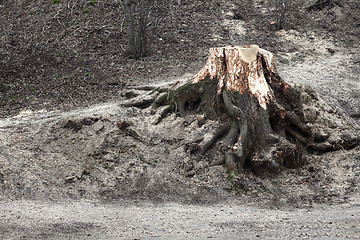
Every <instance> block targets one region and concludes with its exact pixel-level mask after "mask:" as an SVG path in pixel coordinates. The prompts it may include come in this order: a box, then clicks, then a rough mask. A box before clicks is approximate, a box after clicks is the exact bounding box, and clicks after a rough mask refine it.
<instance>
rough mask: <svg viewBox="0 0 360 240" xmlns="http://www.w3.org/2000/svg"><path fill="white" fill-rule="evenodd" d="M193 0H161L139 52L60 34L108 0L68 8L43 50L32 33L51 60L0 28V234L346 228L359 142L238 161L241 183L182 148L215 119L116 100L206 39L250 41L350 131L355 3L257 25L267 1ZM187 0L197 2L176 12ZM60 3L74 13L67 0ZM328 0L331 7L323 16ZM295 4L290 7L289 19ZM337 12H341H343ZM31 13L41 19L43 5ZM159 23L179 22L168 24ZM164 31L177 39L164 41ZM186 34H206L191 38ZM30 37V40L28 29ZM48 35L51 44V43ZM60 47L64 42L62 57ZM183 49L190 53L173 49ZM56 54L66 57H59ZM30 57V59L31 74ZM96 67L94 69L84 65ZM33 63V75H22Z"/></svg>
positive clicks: (224, 233)
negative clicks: (283, 158)
mask: <svg viewBox="0 0 360 240" xmlns="http://www.w3.org/2000/svg"><path fill="white" fill-rule="evenodd" d="M174 2H177V1H174ZM179 2H180V1H179ZM190 2H191V3H190ZM199 2H201V1H189V2H187V1H184V2H183V5H181V6H180V5H176V4H174V5H173V6H174V8H175V7H177V9H176V11H175V10H174V12H175V13H174V14H172V15H171V14H169V15H166V16H168V17H167V18H166V17H165V19H163V21H170V20H171V21H172V22H173V23H174V24H175V23H176V24H177V25H176V27H177V28H169V27H166V25H164V24H163V22H159V24H158V25H157V27H158V28H157V30H158V32H157V34H158V35H159V36H156V37H157V40H156V41H166V44H165V45H164V46H165V47H164V48H163V47H162V46H163V45H161V44H159V43H155V44H154V50H153V52H152V54H151V55H150V56H148V57H147V58H145V59H142V60H138V61H136V60H133V59H127V58H125V56H124V55H123V54H124V53H111V54H103V55H101V54H99V52H98V51H100V50H99V49H98V48H93V50H92V52H91V54H90V55H86V54H85V53H86V51H87V50H88V49H90V48H89V47H88V46H87V47H86V46H85V45H84V46H83V47H84V49H85V50H86V51H85V50H84V49H83V50H81V49H80V47H79V46H80V45H81V44H80V45H77V44H78V43H77V44H75V42H74V41H75V40H76V39H78V40H76V41H80V42H81V41H84V42H86V41H87V40H89V39H90V37H91V39H92V40H91V41H88V44H89V45H91V44H93V43H94V42H93V41H95V40H96V39H97V38H96V36H92V35H91V34H95V33H96V34H98V35H97V36H98V37H99V39H101V38H102V37H103V34H105V31H104V32H102V31H100V30H99V31H98V32H96V31H95V33H94V32H91V29H95V27H96V26H97V25H98V24H99V25H101V24H103V26H108V25H106V24H110V23H111V21H113V20H112V18H113V16H112V17H110V18H109V19H107V18H103V20H104V19H105V20H104V21H106V19H107V20H108V21H109V22H107V23H106V24H105V23H104V22H97V21H95V20H99V19H98V15H99V16H101V15H102V14H103V13H104V12H106V11H108V12H110V13H112V14H115V15H116V14H117V15H116V17H121V12H120V11H118V10H116V11H109V9H112V8H113V6H112V5H108V1H98V3H99V9H100V10H101V11H98V12H97V11H93V13H94V14H93V15H89V14H80V17H81V19H82V20H84V21H83V22H87V23H88V25H87V27H88V28H83V26H82V25H81V21H79V19H77V20H76V21H75V20H73V21H72V22H71V21H70V22H71V23H73V24H74V25H73V26H74V28H76V27H80V25H81V28H79V29H80V30H77V31H74V33H73V34H74V36H73V35H70V36H71V37H69V38H65V40H64V39H62V38H58V42H57V43H56V44H55V45H53V47H54V48H49V49H48V50H49V51H45V50H44V49H41V46H38V47H40V49H38V50H39V53H47V54H50V55H51V56H52V57H54V59H53V60H51V61H48V60H49V59H48V58H46V57H45V56H39V57H38V58H36V59H38V60H37V61H38V62H36V61H35V62H31V61H26V59H27V58H23V57H22V58H17V56H27V57H28V58H30V59H31V57H33V56H32V55H31V54H28V55H26V54H25V55H22V54H23V52H21V48H20V47H19V48H18V51H19V52H14V56H10V55H8V53H9V51H10V50H11V46H12V45H11V44H15V43H14V42H11V39H10V38H14V36H13V35H6V36H4V35H3V37H2V38H1V40H2V41H8V40H9V42H6V43H7V44H5V45H6V47H2V48H1V54H2V55H3V56H5V58H6V61H1V82H0V90H1V104H2V105H1V113H2V117H1V118H0V192H1V195H0V209H1V210H0V238H2V239H70V238H71V239H149V238H160V239H168V238H170V237H171V238H175V239H184V238H191V239H205V238H214V239H234V238H235V239H237V238H240V239H254V238H260V239H300V238H307V239H360V218H359V216H360V212H359V209H360V208H359V206H360V202H359V199H360V195H359V192H360V190H359V182H360V147H359V146H358V147H356V148H352V149H342V150H338V151H334V152H329V153H324V154H310V153H309V154H307V156H306V159H307V161H306V163H305V164H304V165H303V166H302V167H300V168H298V169H282V170H281V171H279V172H277V173H272V174H263V175H257V174H255V173H253V172H252V171H251V170H250V169H245V172H244V174H243V175H242V177H241V181H242V183H243V185H242V187H241V188H234V186H233V185H232V184H230V183H229V181H228V180H227V174H226V170H225V169H224V168H223V167H222V166H216V167H208V165H207V163H208V162H209V161H212V159H204V160H202V161H199V162H197V161H194V159H193V156H192V155H191V154H189V152H188V151H187V147H188V146H189V145H190V144H191V143H193V142H194V141H197V140H198V139H207V138H209V137H211V133H212V132H214V130H215V129H216V127H217V126H216V123H215V122H212V121H209V120H208V121H206V122H205V123H204V124H199V121H200V118H199V117H201V116H198V115H192V116H188V117H186V118H180V117H177V118H176V117H175V115H174V114H173V115H171V116H169V117H167V118H166V119H165V120H164V121H162V122H161V123H160V124H158V125H154V124H153V122H154V121H155V119H156V118H157V114H155V115H152V114H151V113H150V112H151V110H150V108H146V109H138V108H134V107H132V108H129V107H124V106H122V103H124V102H125V101H129V100H131V99H132V98H133V97H135V95H136V94H139V93H141V94H146V91H134V90H132V88H131V87H132V86H136V85H140V84H146V85H151V86H167V85H171V84H172V83H174V82H176V81H186V80H187V79H188V78H189V77H190V76H192V75H193V74H194V73H195V72H196V71H197V70H199V69H200V67H201V66H202V64H204V61H205V58H204V57H205V56H206V52H207V49H208V47H209V46H212V45H218V44H219V45H223V44H229V43H235V44H237V43H244V42H245V43H256V44H259V45H260V46H261V47H262V48H265V49H268V50H271V51H273V52H274V53H275V57H276V64H277V68H278V71H279V74H280V76H281V77H282V78H283V79H284V80H285V81H286V82H289V83H291V84H292V85H296V86H298V87H299V88H303V89H305V88H308V87H307V85H309V86H311V88H313V89H314V90H315V91H316V92H317V94H318V95H319V97H320V100H319V101H315V102H314V101H313V102H310V103H309V104H308V105H307V107H309V108H313V111H315V112H316V111H318V112H321V113H322V115H321V116H320V117H318V119H319V121H322V124H326V125H327V126H328V127H330V128H332V129H336V130H338V132H339V136H346V134H350V133H351V134H354V133H355V134H358V133H360V128H359V125H360V122H359V113H360V98H359V97H360V96H359V92H360V91H359V90H360V62H359V60H360V54H359V52H358V49H359V47H360V41H359V38H358V36H359V35H358V33H359V32H360V30H359V29H360V25H356V22H357V21H356V20H357V19H359V18H356V17H357V15H356V13H357V9H360V6H359V4H358V3H356V2H355V1H345V2H344V4H343V5H341V6H339V5H335V6H333V7H332V8H330V9H329V10H328V9H323V10H321V11H315V12H308V11H307V10H304V9H301V11H298V12H297V13H296V12H295V13H293V14H292V15H291V16H290V17H289V22H288V25H287V27H286V28H285V29H284V30H280V31H277V32H269V31H268V30H266V28H267V25H266V24H265V23H266V21H268V20H270V19H271V12H269V8H268V7H267V5H266V4H267V1H243V4H242V5H241V4H240V5H237V4H236V3H233V2H232V1H216V2H217V3H220V5H216V4H215V5H214V3H215V2H211V1H209V2H211V3H207V4H204V5H203V6H201V5H200V4H198V3H199ZM308 2H311V1H308ZM1 4H2V5H0V7H1V8H2V9H7V10H4V12H6V11H8V14H9V16H11V18H10V17H9V18H4V17H3V18H4V19H3V20H4V21H2V22H5V23H6V21H10V20H11V19H12V18H16V14H15V12H12V10H14V9H16V8H15V7H19V6H18V5H17V6H13V5H11V4H10V3H7V2H5V3H1ZM7 4H9V5H7ZM81 6H82V7H85V8H86V9H90V10H91V8H92V7H94V6H91V5H86V4H84V5H81ZM214 6H216V7H214ZM12 7H14V8H12ZM37 7H39V5H31V4H30V5H26V4H24V5H23V6H22V8H21V9H22V11H32V10H31V9H35V11H34V13H37V9H38V8H37ZM62 7H63V6H62V5H54V6H52V8H49V10H47V11H48V12H47V11H42V12H41V14H43V15H45V16H53V14H55V12H56V11H58V12H59V15H58V16H62V15H61V14H63V13H64V14H65V12H62V10H61V9H62ZM189 9H195V10H194V11H195V12H197V14H192V15H191V16H190V15H189V12H190V10H189ZM219 9H221V11H218V10H219ZM54 11H55V12H54ZM73 11H78V12H79V13H80V12H81V13H84V11H83V9H82V8H81V7H80V5H76V6H74V8H73ZM329 11H332V14H331V16H333V14H335V16H336V18H335V20H331V19H330V20H329V17H328V16H329V14H328V13H329ZM170 12H171V11H170ZM212 12H216V13H217V15H211V16H213V17H214V19H216V21H215V20H214V19H212V18H205V16H210V15H209V13H212ZM160 13H161V12H160V10H159V12H157V13H156V14H160ZM260 13H261V14H260ZM11 14H13V15H11ZM47 14H48V15H47ZM297 14H300V15H301V16H302V18H299V19H298V20H296V17H299V16H298V15H297ZM30 15H31V14H30ZM35 15H36V14H35ZM27 16H28V17H27V18H29V19H30V20H29V19H27V18H26V19H22V20H23V21H26V20H29V21H30V22H29V23H31V21H39V19H38V18H31V17H29V15H27ZM31 16H33V15H31ZM64 16H65V15H64ZM106 16H109V15H106ZM164 16H165V15H164ZM169 16H171V17H169ZM345 16H346V17H345ZM89 18H91V19H93V20H94V19H95V20H94V21H87V20H89ZM178 18H182V19H183V22H179V21H177V20H176V19H178ZM31 19H32V20H31ZM49 19H50V18H49ZM64 19H65V18H64ZM64 19H63V18H59V21H60V22H62V21H64ZM261 19H263V20H261ZM294 19H295V20H296V21H295V20H294ZM349 19H352V20H354V24H352V25H349V24H347V23H348V21H349ZM85 20H86V21H85ZM53 21H54V22H53ZM99 21H100V20H99ZM192 21H197V22H201V21H203V25H204V26H206V27H204V28H203V31H196V30H197V29H196V28H195V27H194V28H191V29H190V30H189V26H190V25H191V24H190V23H191V22H192ZM214 21H215V22H214ZM264 22H265V23H264ZM79 24H80V25H79ZM104 24H105V25H104ZM15 25H16V24H15ZM16 26H18V25H16ZM16 26H15V27H14V29H16ZM35 26H36V25H35ZM44 26H47V27H50V28H49V29H53V28H55V26H57V25H56V19H55V20H54V19H53V20H51V21H50V20H49V22H46V23H45V24H44ZM114 26H115V25H114ZM196 26H197V25H196ZM119 28H120V27H119ZM4 29H5V30H6V31H8V30H9V29H8V28H4ZM26 29H27V30H29V28H26ZM45 29H46V28H45ZM55 29H57V28H55ZM173 29H180V30H181V31H180V30H179V32H177V33H176V34H178V35H171V34H172V33H173V31H174V30H173ZM204 29H205V30H204ZM58 30H59V29H57V30H56V31H55V30H53V31H45V32H44V33H43V34H45V35H46V34H50V35H51V34H55V33H57V31H58ZM85 30H86V31H85ZM185 30H188V31H189V32H187V33H184V32H185ZM87 31H89V32H87ZM17 32H21V31H20V30H19V29H18V30H17ZM113 32H116V29H114V28H113V29H111V33H113ZM344 32H347V34H344ZM90 33H91V34H90ZM109 36H110V35H109ZM174 36H181V37H184V38H183V40H184V41H182V40H181V38H178V39H177V41H175V42H174V39H173V38H175V37H174ZM53 37H54V36H53ZM186 37H188V38H186ZM160 38H162V39H163V40H160ZM196 38H201V39H211V41H199V42H197V41H195V40H194V39H196ZM59 39H60V40H59ZM61 39H62V40H61ZM111 39H112V38H111V37H109V39H108V41H103V46H102V47H101V48H102V49H104V48H105V49H113V48H114V45H115V44H116V41H115V40H111ZM120 39H121V41H125V40H124V39H123V37H120ZM30 40H31V41H29V42H28V43H29V44H30V45H31V44H34V43H35V40H36V39H35V37H34V39H30ZM41 40H44V39H43V38H42V39H41ZM189 42H192V44H189ZM9 44H10V45H11V46H10V47H9V46H8V45H9ZM57 44H60V45H57ZM74 44H75V45H74ZM122 44H125V43H124V42H123V43H122ZM5 45H4V46H5ZM30 45H29V46H30ZM49 46H50V45H49ZM58 46H62V48H61V51H58V50H56V51H55V49H57V48H56V47H58ZM173 46H175V47H174V48H173ZM9 49H10V50H9ZM35 49H36V48H35ZM91 49H92V48H91ZM189 49H192V50H191V54H189V52H190V51H189ZM71 51H75V52H76V51H77V53H78V54H77V55H76V56H75V55H74V56H73V57H70V54H69V55H67V53H70V52H71ZM56 52H60V54H57V55H56ZM105 52H106V51H105ZM63 53H64V54H63ZM155 53H158V54H159V55H162V56H163V59H160V58H158V57H155V55H156V54H155ZM33 54H35V55H36V54H37V52H36V51H35V52H33ZM35 55H34V56H35ZM183 55H184V56H188V55H191V57H190V56H189V57H186V58H179V57H178V56H183ZM47 56H48V55H47ZM71 56H72V55H71ZM87 56H89V57H87ZM43 57H44V58H43ZM56 57H57V58H58V59H56ZM5 58H4V59H5ZM80 58H81V59H82V60H81V59H80ZM19 59H21V61H20V60H19ZM51 59H52V58H51ZM59 61H60V62H59ZM81 61H85V63H84V64H83V65H82V64H80V62H81ZM45 62H46V64H48V65H46V64H45ZM64 62H66V63H68V64H69V65H72V64H75V65H74V66H79V68H78V67H76V68H74V69H73V68H70V67H66V66H65V65H64V66H63V65H62V63H64ZM60 63H61V64H60ZM89 63H91V64H89ZM170 63H171V64H170ZM41 64H43V65H41ZM44 64H45V65H44ZM54 64H55V65H54ZM57 64H58V65H61V67H59V66H57ZM165 65H166V66H167V67H166V68H165V67H164V66H165ZM185 65H186V66H187V67H184V66H185ZM39 66H42V67H41V68H39ZM81 67H82V68H81ZM38 69H42V70H44V71H40V72H39V71H38V72H37V73H36V74H35V73H34V71H35V70H38ZM99 69H102V70H103V71H102V72H96V71H97V70H99ZM149 70H150V71H152V72H149ZM87 72H91V74H86V73H87ZM92 73H95V74H92ZM34 76H39V77H38V78H37V80H35V78H34ZM101 76H106V77H104V78H102V77H101ZM114 80H116V81H114ZM89 82H91V83H89ZM115 82H116V84H115ZM52 84H55V85H52ZM50 86H51V87H50ZM70 86H71V87H70ZM69 87H70V88H69ZM56 89H58V90H56ZM65 93H66V94H65ZM134 93H136V94H135V95H134ZM15 95H16V96H23V97H15V98H14V97H13V96H15ZM135 98H136V97H135ZM320 110H321V111H320ZM358 135H359V134H358ZM211 154H212V155H211V156H216V153H211Z"/></svg>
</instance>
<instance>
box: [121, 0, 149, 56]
mask: <svg viewBox="0 0 360 240" xmlns="http://www.w3.org/2000/svg"><path fill="white" fill-rule="evenodd" d="M121 3H122V6H123V10H124V15H125V20H126V24H127V26H126V31H127V38H128V53H129V55H130V56H131V57H133V58H139V57H143V56H145V55H146V53H147V48H146V43H147V39H146V27H147V19H148V12H149V9H148V3H147V0H141V1H139V3H138V5H139V6H136V3H133V2H132V1H130V0H123V1H122V2H121ZM136 8H138V12H139V13H138V15H139V16H138V17H136V16H135V14H134V11H136V10H137V9H136ZM136 18H138V21H136ZM136 22H137V24H136ZM136 27H138V29H137V30H136V29H135V28H136Z"/></svg>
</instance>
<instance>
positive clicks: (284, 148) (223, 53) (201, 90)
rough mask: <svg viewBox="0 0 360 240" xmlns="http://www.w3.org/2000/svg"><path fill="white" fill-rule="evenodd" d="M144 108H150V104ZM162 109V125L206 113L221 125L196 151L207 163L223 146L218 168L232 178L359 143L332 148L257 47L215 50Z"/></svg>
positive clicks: (166, 96) (167, 96)
mask: <svg viewBox="0 0 360 240" xmlns="http://www.w3.org/2000/svg"><path fill="white" fill-rule="evenodd" d="M313 97H314V98H316V96H313ZM144 102H145V103H146V105H145V107H146V106H148V102H149V100H147V101H144ZM138 105H139V104H138ZM134 106H135V105H134ZM160 106H167V107H165V108H164V109H163V110H162V112H161V114H160V117H159V119H158V121H157V122H156V123H159V122H160V121H161V120H162V119H163V118H165V117H166V116H167V115H168V114H169V113H171V112H177V113H178V114H180V115H181V116H186V115H188V114H194V113H201V114H204V116H205V117H206V118H207V119H211V120H216V121H218V122H219V123H220V126H221V127H219V129H218V130H217V131H216V132H215V134H214V135H213V137H212V138H211V139H210V140H208V141H207V142H204V143H203V144H202V145H198V147H197V148H195V149H196V150H197V153H198V155H199V156H200V158H201V156H203V155H204V154H205V153H206V152H207V151H208V150H209V149H210V148H212V147H213V146H214V145H215V143H217V142H218V140H219V142H220V144H217V147H218V150H219V151H221V152H222V153H223V154H222V155H223V158H222V160H220V161H218V162H217V163H223V164H225V166H226V168H227V170H228V173H229V176H236V175H238V174H239V173H240V172H242V171H243V168H244V165H245V163H246V162H247V163H248V165H249V166H251V168H252V170H253V171H257V169H261V171H263V170H264V169H266V170H269V171H272V170H275V171H276V170H279V168H280V166H285V167H288V168H296V167H298V166H300V165H301V164H302V163H303V161H304V160H303V153H304V151H319V152H323V151H330V150H336V149H339V148H343V147H352V146H356V145H357V144H358V142H359V139H358V138H356V139H352V140H351V141H348V142H345V141H342V142H341V143H340V142H338V143H336V144H335V143H330V142H328V141H327V139H328V138H329V134H326V133H324V132H321V131H318V130H317V129H316V128H313V127H311V125H309V124H307V123H308V121H307V120H305V118H304V111H303V104H302V101H301V96H300V91H299V90H297V89H295V88H293V87H292V86H290V85H289V84H287V83H286V82H285V81H283V79H282V78H281V77H280V76H279V74H278V72H277V70H276V67H275V64H274V59H273V54H272V53H271V52H269V51H266V50H264V49H261V48H259V47H258V46H256V45H250V46H226V47H219V48H211V49H210V51H209V57H208V60H207V62H206V64H205V65H204V67H203V68H202V69H201V70H200V71H199V72H198V73H197V74H195V75H194V76H193V77H192V78H191V79H190V80H189V81H188V82H186V83H185V84H183V85H180V86H173V87H172V88H171V89H168V90H167V91H165V93H163V94H161V95H159V96H158V97H157V98H156V99H155V100H154V102H153V103H152V108H153V110H155V109H158V108H159V107H160Z"/></svg>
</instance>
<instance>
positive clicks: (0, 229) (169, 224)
mask: <svg viewBox="0 0 360 240" xmlns="http://www.w3.org/2000/svg"><path fill="white" fill-rule="evenodd" d="M359 206H360V202H359V195H357V196H354V197H353V199H351V203H350V204H342V205H336V206H324V205H320V206H316V207H314V208H305V209H290V210H278V209H269V208H262V207H258V206H251V205H246V204H240V203H229V204H216V205H186V206H184V205H179V204H175V203H167V204H160V205H154V204H149V203H146V202H143V203H141V204H136V205H134V203H130V204H124V203H117V204H101V203H98V202H88V201H75V202H61V203H54V202H38V201H36V202H34V201H21V200H20V201H2V202H1V204H0V210H1V214H0V223H1V224H0V236H1V238H2V239H169V238H171V239H186V238H190V239H360V217H359V216H360V207H359Z"/></svg>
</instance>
